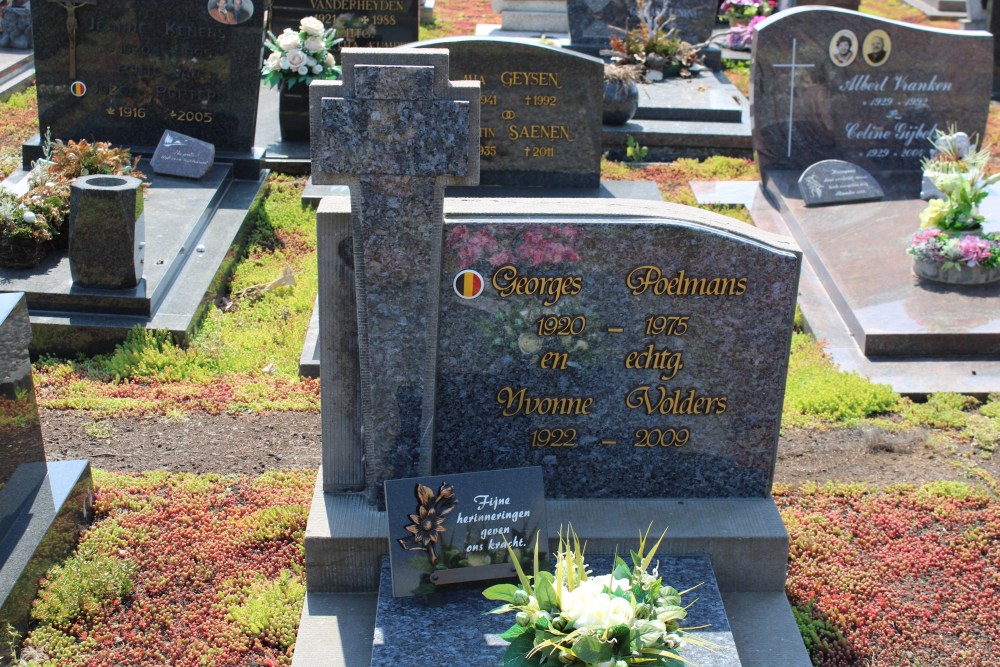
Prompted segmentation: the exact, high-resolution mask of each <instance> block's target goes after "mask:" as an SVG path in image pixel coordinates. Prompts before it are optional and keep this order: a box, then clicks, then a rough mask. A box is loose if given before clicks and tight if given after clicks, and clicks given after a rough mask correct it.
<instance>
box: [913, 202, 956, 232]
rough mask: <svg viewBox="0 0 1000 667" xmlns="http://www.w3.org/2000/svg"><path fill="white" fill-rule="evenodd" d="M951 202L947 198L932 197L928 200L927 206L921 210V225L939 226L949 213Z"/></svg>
mask: <svg viewBox="0 0 1000 667" xmlns="http://www.w3.org/2000/svg"><path fill="white" fill-rule="evenodd" d="M949 208H950V204H949V203H948V200H946V199H932V200H930V201H929V202H927V208H925V209H924V210H923V211H921V212H920V226H921V227H937V226H938V225H939V224H941V223H942V222H943V221H944V219H945V216H947V215H948V209H949Z"/></svg>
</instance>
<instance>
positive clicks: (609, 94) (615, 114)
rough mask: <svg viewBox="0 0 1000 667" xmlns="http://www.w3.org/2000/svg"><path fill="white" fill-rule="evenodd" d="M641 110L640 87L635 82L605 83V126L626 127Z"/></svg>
mask: <svg viewBox="0 0 1000 667" xmlns="http://www.w3.org/2000/svg"><path fill="white" fill-rule="evenodd" d="M638 109H639V86H638V85H636V83H635V82H634V81H628V82H622V81H605V82H604V115H603V120H604V124H605V125H624V124H625V123H627V122H629V121H630V120H632V117H633V116H635V112H636V111H638Z"/></svg>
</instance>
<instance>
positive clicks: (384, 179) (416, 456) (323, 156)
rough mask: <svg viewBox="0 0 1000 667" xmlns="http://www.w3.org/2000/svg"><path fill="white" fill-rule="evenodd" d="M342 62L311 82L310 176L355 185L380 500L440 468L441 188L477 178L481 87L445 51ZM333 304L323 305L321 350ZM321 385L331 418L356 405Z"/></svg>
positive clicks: (367, 439)
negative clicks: (461, 75) (436, 425)
mask: <svg viewBox="0 0 1000 667" xmlns="http://www.w3.org/2000/svg"><path fill="white" fill-rule="evenodd" d="M343 67H344V78H343V81H335V82H325V81H324V82H315V83H313V85H312V86H311V87H310V91H309V92H310V108H311V110H312V112H311V121H310V122H311V125H312V131H311V136H312V154H313V169H312V177H313V182H314V183H317V184H319V185H348V186H350V189H351V202H352V207H353V223H352V224H353V238H354V243H353V262H354V269H355V272H356V276H357V281H356V290H357V321H358V339H359V347H360V360H361V363H360V378H361V387H360V401H361V411H362V415H363V420H364V434H365V435H364V444H363V449H364V452H365V460H366V461H367V464H366V479H367V488H368V490H369V492H370V493H371V494H373V495H372V497H373V499H378V500H381V495H382V494H381V483H382V481H383V480H386V479H393V478H398V477H414V476H419V475H425V474H429V473H430V471H431V467H430V466H431V455H430V443H431V438H432V437H433V431H432V429H431V427H430V423H431V421H432V419H433V415H434V395H435V391H434V381H435V376H434V368H433V364H432V363H431V362H432V359H433V352H434V350H435V349H436V347H437V302H438V290H437V281H438V275H439V272H440V265H441V235H442V233H443V232H442V229H443V226H444V217H443V212H442V200H443V196H444V193H443V188H444V186H445V185H474V184H475V183H476V182H477V181H478V179H479V151H478V148H477V141H476V139H475V138H476V137H477V136H478V135H479V105H478V104H473V102H476V101H477V100H478V99H479V84H478V83H477V82H459V83H449V81H448V52H447V51H444V50H438V49H433V50H415V49H401V50H397V51H392V50H378V49H356V50H355V49H345V50H344V52H343ZM321 280H323V284H322V285H321V286H320V293H321V294H331V290H330V289H329V288H328V287H327V284H326V282H325V279H321ZM324 312H326V313H327V314H326V315H324V314H323V313H324ZM329 312H330V311H329V310H326V311H325V310H324V305H323V303H322V302H321V304H320V313H321V322H320V332H321V346H322V347H323V349H327V348H328V347H329V345H328V344H327V343H324V342H323V341H322V337H323V336H333V335H334V332H333V325H332V322H331V321H329V320H327V324H326V326H324V325H323V321H324V318H326V317H329ZM322 368H323V371H322V372H323V374H324V377H326V373H328V372H334V373H336V372H338V370H337V369H336V368H335V364H334V363H331V364H326V363H324V364H323V367H322ZM324 382H325V383H326V388H325V389H323V390H322V391H323V392H324V405H327V406H329V407H328V408H327V410H326V411H325V412H328V413H329V414H330V417H331V419H333V418H335V417H334V415H333V414H332V413H335V412H337V410H338V408H336V407H334V406H335V405H338V404H339V405H342V407H344V409H345V410H348V411H353V410H354V409H355V407H354V401H355V400H356V397H346V396H339V397H335V396H334V393H333V392H335V387H334V380H333V379H332V378H331V379H330V380H329V381H324ZM338 399H339V400H340V401H344V400H347V401H349V404H345V403H338ZM325 428H326V427H325ZM331 472H332V473H334V474H338V473H337V471H331ZM339 474H346V475H353V470H345V471H341V473H339Z"/></svg>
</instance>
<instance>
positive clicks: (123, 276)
mask: <svg viewBox="0 0 1000 667" xmlns="http://www.w3.org/2000/svg"><path fill="white" fill-rule="evenodd" d="M143 223H144V221H143V216H142V181H141V180H139V179H138V178H133V177H132V176H106V175H103V174H94V175H91V176H81V177H80V178H78V179H76V180H75V181H73V183H72V185H71V186H70V212H69V270H70V275H71V276H72V277H73V284H74V285H77V286H79V287H95V288H100V289H127V288H131V287H135V286H136V285H137V284H138V283H139V279H140V278H141V277H142V254H143V246H144V241H145V234H144V224H143Z"/></svg>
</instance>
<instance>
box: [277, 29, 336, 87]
mask: <svg viewBox="0 0 1000 667" xmlns="http://www.w3.org/2000/svg"><path fill="white" fill-rule="evenodd" d="M343 41H344V40H343V39H341V38H339V37H337V36H336V28H329V29H328V28H327V27H326V26H324V25H323V22H322V21H320V20H319V19H317V18H316V17H314V16H307V17H305V18H304V19H302V20H301V21H300V22H299V29H298V31H294V30H292V29H291V28H285V30H284V32H282V33H281V34H280V35H278V36H275V35H274V33H272V32H268V33H267V38H266V39H265V40H264V46H266V47H267V48H268V49H270V51H271V54H270V55H269V56H268V57H267V59H266V60H265V61H264V66H263V67H262V68H261V70H260V74H261V77H262V78H263V79H264V81H266V82H267V83H268V84H269V85H271V86H277V85H278V84H280V83H281V82H285V85H286V86H287V87H289V88H290V87H292V86H294V85H295V84H297V83H299V82H302V83H305V84H306V85H309V82H310V81H312V80H313V79H336V78H339V77H340V66H339V65H337V61H336V59H335V58H334V54H333V51H334V47H336V46H337V45H338V44H340V43H341V42H343Z"/></svg>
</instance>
